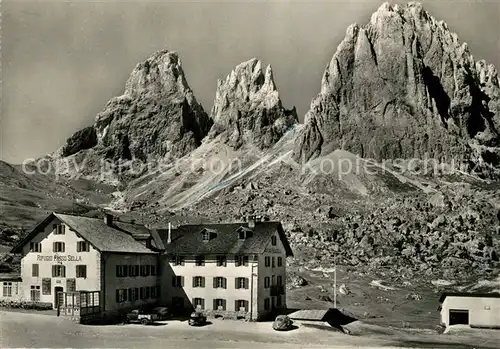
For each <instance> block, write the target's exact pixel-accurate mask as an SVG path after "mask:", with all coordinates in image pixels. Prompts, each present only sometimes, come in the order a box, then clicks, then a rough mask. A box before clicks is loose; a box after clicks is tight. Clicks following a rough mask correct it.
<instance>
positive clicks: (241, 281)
mask: <svg viewBox="0 0 500 349" xmlns="http://www.w3.org/2000/svg"><path fill="white" fill-rule="evenodd" d="M234 286H235V288H236V289H241V288H245V289H248V278H242V277H237V278H235V280H234Z"/></svg>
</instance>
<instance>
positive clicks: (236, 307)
mask: <svg viewBox="0 0 500 349" xmlns="http://www.w3.org/2000/svg"><path fill="white" fill-rule="evenodd" d="M239 310H240V309H239V308H238V300H235V301H234V311H239Z"/></svg>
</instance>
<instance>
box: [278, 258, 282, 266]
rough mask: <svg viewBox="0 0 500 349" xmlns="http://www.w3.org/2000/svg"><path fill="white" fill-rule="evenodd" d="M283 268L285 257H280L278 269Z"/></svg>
mask: <svg viewBox="0 0 500 349" xmlns="http://www.w3.org/2000/svg"><path fill="white" fill-rule="evenodd" d="M281 266H283V257H278V267H281Z"/></svg>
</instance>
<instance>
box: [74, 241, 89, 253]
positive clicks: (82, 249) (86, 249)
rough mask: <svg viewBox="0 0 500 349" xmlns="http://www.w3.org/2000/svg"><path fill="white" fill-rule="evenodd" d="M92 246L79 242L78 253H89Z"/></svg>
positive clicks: (77, 244)
mask: <svg viewBox="0 0 500 349" xmlns="http://www.w3.org/2000/svg"><path fill="white" fill-rule="evenodd" d="M89 251H90V244H89V243H88V242H87V241H78V242H77V243H76V252H89Z"/></svg>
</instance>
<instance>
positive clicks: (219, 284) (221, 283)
mask: <svg viewBox="0 0 500 349" xmlns="http://www.w3.org/2000/svg"><path fill="white" fill-rule="evenodd" d="M226 287H227V281H226V278H225V277H221V276H217V277H214V288H226Z"/></svg>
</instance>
